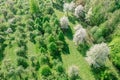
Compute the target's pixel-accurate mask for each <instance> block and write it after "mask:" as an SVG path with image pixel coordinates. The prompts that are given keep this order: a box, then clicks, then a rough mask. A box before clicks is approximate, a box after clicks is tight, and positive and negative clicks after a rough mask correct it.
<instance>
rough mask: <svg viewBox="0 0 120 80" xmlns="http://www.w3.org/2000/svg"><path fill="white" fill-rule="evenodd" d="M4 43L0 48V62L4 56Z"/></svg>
mask: <svg viewBox="0 0 120 80" xmlns="http://www.w3.org/2000/svg"><path fill="white" fill-rule="evenodd" d="M6 46H7V45H6V44H3V45H2V48H1V49H0V62H1V61H2V60H3V58H4V56H5V55H4V54H3V52H4V50H5V48H6Z"/></svg>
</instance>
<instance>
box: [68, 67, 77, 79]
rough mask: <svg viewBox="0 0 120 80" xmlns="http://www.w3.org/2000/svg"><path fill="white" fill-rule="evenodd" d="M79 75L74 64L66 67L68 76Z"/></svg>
mask: <svg viewBox="0 0 120 80" xmlns="http://www.w3.org/2000/svg"><path fill="white" fill-rule="evenodd" d="M78 75H79V68H78V67H77V66H75V65H73V66H70V67H69V69H68V76H69V77H70V78H75V77H77V76H78Z"/></svg>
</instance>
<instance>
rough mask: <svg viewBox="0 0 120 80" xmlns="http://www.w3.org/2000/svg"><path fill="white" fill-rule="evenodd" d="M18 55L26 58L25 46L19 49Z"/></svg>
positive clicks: (17, 50)
mask: <svg viewBox="0 0 120 80" xmlns="http://www.w3.org/2000/svg"><path fill="white" fill-rule="evenodd" d="M16 54H17V55H18V56H22V57H26V50H25V48H24V46H22V47H19V48H17V49H16Z"/></svg>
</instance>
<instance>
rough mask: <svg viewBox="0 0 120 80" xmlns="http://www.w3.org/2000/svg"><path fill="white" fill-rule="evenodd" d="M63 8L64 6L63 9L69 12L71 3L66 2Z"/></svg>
mask: <svg viewBox="0 0 120 80" xmlns="http://www.w3.org/2000/svg"><path fill="white" fill-rule="evenodd" d="M63 8H64V9H63V11H64V12H67V13H68V11H69V3H65V4H64V5H63Z"/></svg>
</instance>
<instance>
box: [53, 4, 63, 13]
mask: <svg viewBox="0 0 120 80" xmlns="http://www.w3.org/2000/svg"><path fill="white" fill-rule="evenodd" d="M53 8H55V9H57V10H59V11H63V6H61V5H59V4H57V3H53Z"/></svg>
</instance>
